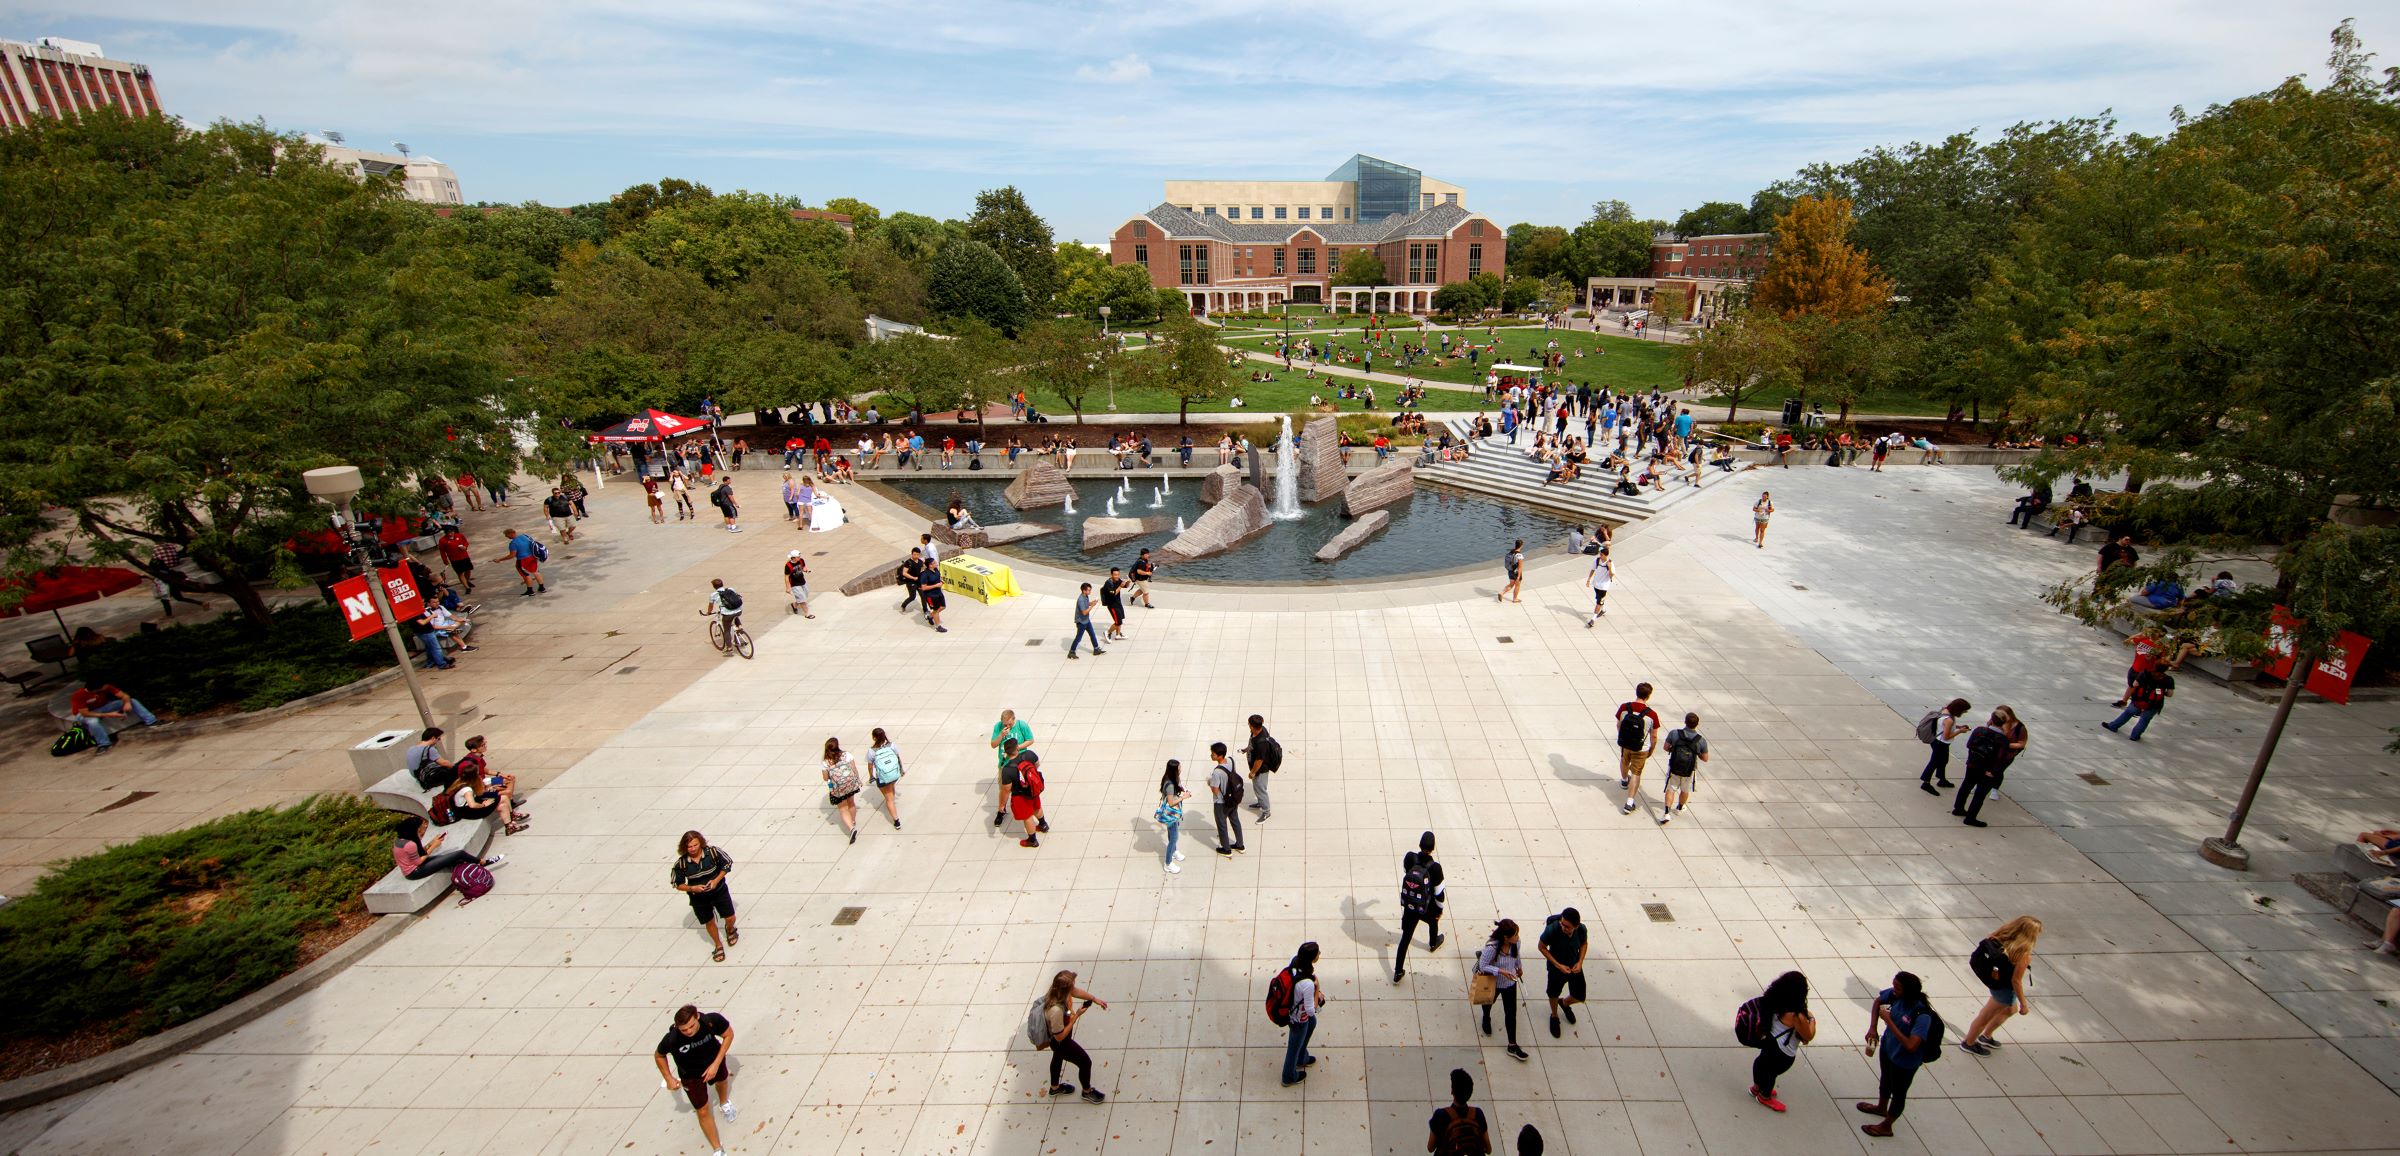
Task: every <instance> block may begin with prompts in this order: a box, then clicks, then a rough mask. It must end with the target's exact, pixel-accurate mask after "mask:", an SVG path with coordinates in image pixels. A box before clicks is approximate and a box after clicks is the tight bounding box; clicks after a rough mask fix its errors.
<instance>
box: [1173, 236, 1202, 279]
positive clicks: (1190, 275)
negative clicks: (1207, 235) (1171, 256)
mask: <svg viewBox="0 0 2400 1156" xmlns="http://www.w3.org/2000/svg"><path fill="white" fill-rule="evenodd" d="M1179 248H1180V252H1179V253H1178V254H1177V257H1178V260H1179V262H1180V264H1179V265H1178V266H1177V273H1178V275H1179V276H1180V277H1181V279H1182V283H1183V284H1186V285H1206V284H1208V246H1206V245H1183V246H1180V247H1179Z"/></svg>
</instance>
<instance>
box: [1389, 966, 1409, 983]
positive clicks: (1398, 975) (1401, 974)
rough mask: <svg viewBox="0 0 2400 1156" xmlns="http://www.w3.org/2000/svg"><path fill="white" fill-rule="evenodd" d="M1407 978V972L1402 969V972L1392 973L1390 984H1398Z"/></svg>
mask: <svg viewBox="0 0 2400 1156" xmlns="http://www.w3.org/2000/svg"><path fill="white" fill-rule="evenodd" d="M1407 977H1408V972H1407V970H1406V969H1402V970H1399V971H1395V972H1393V973H1392V982H1393V983H1398V982H1400V981H1401V980H1403V979H1406V978H1407Z"/></svg>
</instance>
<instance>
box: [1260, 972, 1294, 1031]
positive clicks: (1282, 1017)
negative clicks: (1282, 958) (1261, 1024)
mask: <svg viewBox="0 0 2400 1156" xmlns="http://www.w3.org/2000/svg"><path fill="white" fill-rule="evenodd" d="M1297 982H1298V981H1296V980H1294V979H1293V978H1292V969H1291V968H1288V967H1287V968H1284V969H1283V970H1282V971H1279V972H1276V973H1275V978H1273V979H1271V980H1268V981H1267V1019H1268V1020H1269V1021H1270V1022H1272V1023H1273V1024H1274V1025H1275V1026H1276V1027H1279V1028H1288V1027H1290V1026H1292V987H1293V985H1294V984H1295V983H1297Z"/></svg>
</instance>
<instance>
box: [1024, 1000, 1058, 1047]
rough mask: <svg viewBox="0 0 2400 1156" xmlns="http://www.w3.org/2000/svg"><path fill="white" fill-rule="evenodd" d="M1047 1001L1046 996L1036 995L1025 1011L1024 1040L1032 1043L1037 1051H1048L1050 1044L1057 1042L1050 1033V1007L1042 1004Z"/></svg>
mask: <svg viewBox="0 0 2400 1156" xmlns="http://www.w3.org/2000/svg"><path fill="white" fill-rule="evenodd" d="M1048 1002H1049V997H1048V996H1040V997H1037V998H1035V999H1034V1001H1033V1006H1032V1007H1031V1008H1028V1009H1026V1012H1025V1042H1026V1043H1029V1044H1032V1045H1033V1050H1034V1051H1037V1052H1046V1051H1049V1050H1050V1045H1051V1044H1053V1043H1056V1042H1057V1040H1056V1039H1055V1038H1053V1037H1052V1036H1051V1035H1050V1009H1049V1008H1047V1007H1045V1006H1044V1005H1045V1004H1047V1003H1048Z"/></svg>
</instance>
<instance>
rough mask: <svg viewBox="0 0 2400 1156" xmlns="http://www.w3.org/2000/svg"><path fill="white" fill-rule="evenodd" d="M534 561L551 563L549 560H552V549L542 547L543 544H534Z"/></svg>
mask: <svg viewBox="0 0 2400 1156" xmlns="http://www.w3.org/2000/svg"><path fill="white" fill-rule="evenodd" d="M533 560H534V561H536V562H547V561H549V560H550V547H548V546H544V545H542V544H541V543H539V542H536V543H534V544H533Z"/></svg>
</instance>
